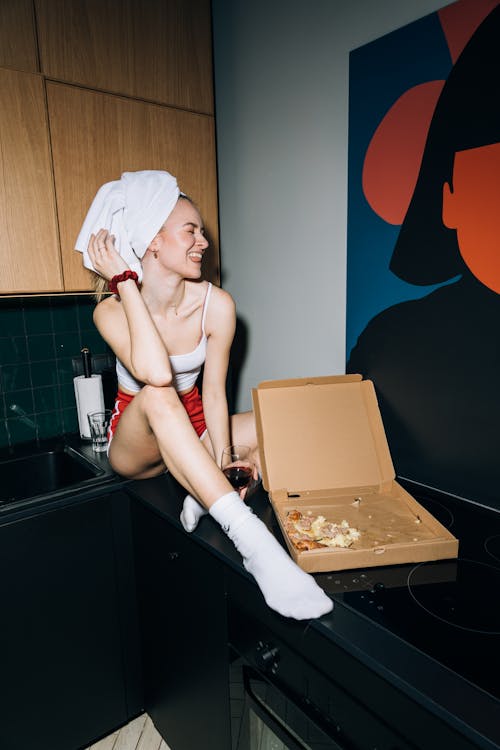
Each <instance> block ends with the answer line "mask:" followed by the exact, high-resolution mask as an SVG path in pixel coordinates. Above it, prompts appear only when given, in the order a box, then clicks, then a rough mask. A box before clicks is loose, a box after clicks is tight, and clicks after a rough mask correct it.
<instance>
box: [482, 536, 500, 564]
mask: <svg viewBox="0 0 500 750" xmlns="http://www.w3.org/2000/svg"><path fill="white" fill-rule="evenodd" d="M484 549H485V550H486V552H487V553H488V554H489V555H491V557H493V559H494V560H497V561H498V562H500V534H494V535H493V536H489V537H488V538H487V539H486V540H485V542H484Z"/></svg>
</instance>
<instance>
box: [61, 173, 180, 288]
mask: <svg viewBox="0 0 500 750" xmlns="http://www.w3.org/2000/svg"><path fill="white" fill-rule="evenodd" d="M180 194H181V193H180V191H179V188H178V186H177V180H176V179H175V177H173V176H172V175H171V174H169V173H168V172H163V171H161V170H152V169H150V170H144V171H142V172H124V173H123V174H122V176H121V178H120V179H119V180H115V181H114V182H107V183H106V184H105V185H103V186H102V187H101V188H100V189H99V190H98V191H97V195H96V196H95V198H94V200H93V202H92V205H91V206H90V209H89V212H88V214H87V216H86V218H85V221H84V222H83V226H82V228H81V230H80V234H79V235H78V239H77V241H76V245H75V250H78V252H80V253H83V265H84V266H85V268H89V269H90V270H91V271H95V268H94V267H93V265H92V261H91V260H90V258H89V254H88V245H89V241H90V235H91V234H97V232H98V231H99V230H100V229H107V230H108V232H109V233H110V234H113V235H114V236H115V247H116V249H117V251H118V252H119V253H120V255H121V257H122V258H123V260H124V261H125V263H127V265H128V266H129V267H130V268H131V270H132V271H135V272H136V273H137V275H138V276H139V279H142V266H141V263H140V259H141V258H142V257H143V255H144V253H145V252H146V250H147V249H148V247H149V245H150V244H151V240H152V239H153V238H154V237H155V236H156V235H157V234H158V232H159V230H160V229H161V227H162V226H163V224H164V223H165V221H166V219H167V218H168V217H169V215H170V214H171V212H172V211H173V209H174V207H175V204H176V203H177V200H178V198H179V195H180Z"/></svg>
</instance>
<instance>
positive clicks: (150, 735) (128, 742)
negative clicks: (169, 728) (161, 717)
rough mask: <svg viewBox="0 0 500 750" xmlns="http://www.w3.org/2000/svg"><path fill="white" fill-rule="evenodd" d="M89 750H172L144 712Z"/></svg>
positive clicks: (88, 749)
mask: <svg viewBox="0 0 500 750" xmlns="http://www.w3.org/2000/svg"><path fill="white" fill-rule="evenodd" d="M87 750H170V748H169V746H168V745H167V744H166V742H164V740H162V738H161V737H160V735H159V734H158V732H157V731H156V729H155V727H154V724H153V722H152V721H151V719H150V718H149V716H148V715H147V714H142V716H138V717H137V719H134V720H133V721H131V722H130V723H129V724H127V725H126V726H124V727H122V728H121V729H119V730H118V731H117V732H113V734H110V735H108V737H104V739H102V740H99V742H96V743H95V744H94V745H91V746H90V747H89V748H87Z"/></svg>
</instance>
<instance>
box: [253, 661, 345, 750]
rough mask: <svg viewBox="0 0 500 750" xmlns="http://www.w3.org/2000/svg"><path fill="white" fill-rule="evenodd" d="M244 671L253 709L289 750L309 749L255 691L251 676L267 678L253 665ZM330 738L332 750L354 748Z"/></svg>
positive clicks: (305, 714) (280, 690)
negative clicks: (271, 711) (253, 667)
mask: <svg viewBox="0 0 500 750" xmlns="http://www.w3.org/2000/svg"><path fill="white" fill-rule="evenodd" d="M242 671H243V686H244V689H245V695H246V696H247V697H248V698H249V699H250V702H251V705H252V710H253V711H255V713H256V714H257V716H258V717H259V718H260V719H261V720H262V721H263V722H264V723H265V724H266V725H267V726H268V727H269V728H270V729H271V731H272V732H274V734H275V735H276V736H277V737H278V739H280V740H281V742H283V743H284V744H285V745H286V747H287V749H288V748H289V750H308V748H307V747H306V746H305V745H303V744H302V743H301V742H300V739H299V738H298V737H296V736H295V735H293V734H291V733H290V730H289V729H288V727H287V726H286V725H285V724H283V723H282V722H281V721H280V720H279V717H277V716H276V715H275V714H273V713H270V711H269V709H268V708H267V706H266V704H265V703H264V702H263V701H262V699H261V698H259V696H258V695H256V693H255V692H254V691H253V689H252V685H251V683H250V678H253V679H259V680H262V681H263V682H264V681H265V680H263V678H262V677H261V676H260V674H259V673H258V672H256V671H255V670H254V669H252V668H251V667H247V666H244V667H243V670H242ZM271 684H272V686H273V688H274V689H275V690H278V692H281V693H282V694H283V695H284V696H285V697H287V696H286V693H285V692H284V691H283V690H282V689H281V688H278V687H277V686H276V685H275V683H274V682H273V683H271ZM293 704H294V706H295V708H296V709H297V710H299V711H300V712H301V713H302V714H303V715H304V716H305V717H306V718H307V719H309V720H311V718H310V717H309V716H308V715H307V713H306V712H305V711H304V710H302V708H300V707H299V706H297V703H296V701H293ZM313 723H315V722H313ZM322 731H323V730H322ZM328 739H329V741H330V742H331V743H332V745H331V748H332V750H352V746H351V745H349V746H347V745H339V743H338V742H337V741H336V740H334V739H333V738H332V737H328Z"/></svg>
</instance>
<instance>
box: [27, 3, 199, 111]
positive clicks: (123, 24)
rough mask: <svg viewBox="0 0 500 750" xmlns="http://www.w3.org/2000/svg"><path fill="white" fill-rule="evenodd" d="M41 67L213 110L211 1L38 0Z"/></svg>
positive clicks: (71, 78)
mask: <svg viewBox="0 0 500 750" xmlns="http://www.w3.org/2000/svg"><path fill="white" fill-rule="evenodd" d="M36 9H37V21H38V27H39V39H40V57H41V66H42V72H43V73H44V74H45V75H47V76H49V77H50V78H57V79H59V80H63V81H67V82H73V83H80V84H83V85H84V86H89V87H91V88H95V89H99V90H101V91H113V92H117V93H121V94H127V95H129V96H133V97H136V98H139V99H149V100H152V101H157V102H161V103H164V104H169V105H171V106H176V107H182V108H184V109H191V110H195V111H198V112H206V113H209V114H211V113H213V87H212V53H211V49H212V37H211V14H210V0H189V2H188V1H187V0H147V2H142V3H139V2H137V0H36Z"/></svg>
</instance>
